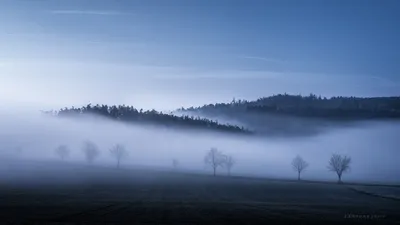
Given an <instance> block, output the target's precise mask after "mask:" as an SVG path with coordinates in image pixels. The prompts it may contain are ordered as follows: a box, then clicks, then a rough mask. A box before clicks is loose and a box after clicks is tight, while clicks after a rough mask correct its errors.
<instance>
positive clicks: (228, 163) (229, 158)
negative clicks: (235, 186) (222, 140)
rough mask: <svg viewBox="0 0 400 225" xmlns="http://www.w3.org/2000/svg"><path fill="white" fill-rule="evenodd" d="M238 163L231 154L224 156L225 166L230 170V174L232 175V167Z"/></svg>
mask: <svg viewBox="0 0 400 225" xmlns="http://www.w3.org/2000/svg"><path fill="white" fill-rule="evenodd" d="M235 164H236V160H235V159H234V158H233V157H232V156H231V155H225V156H224V166H225V167H226V169H227V170H228V175H229V176H230V175H231V170H232V167H233V166H234V165H235Z"/></svg>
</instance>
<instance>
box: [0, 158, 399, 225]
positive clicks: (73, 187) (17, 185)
mask: <svg viewBox="0 0 400 225" xmlns="http://www.w3.org/2000/svg"><path fill="white" fill-rule="evenodd" d="M8 168H9V169H8V171H6V172H4V171H3V172H2V173H3V177H4V174H13V176H8V177H7V178H3V179H1V183H0V185H1V186H0V221H2V222H6V223H7V222H8V223H10V224H12V223H11V222H14V223H15V224H21V223H26V224H35V223H36V224H78V223H79V224H267V223H271V222H278V221H279V222H294V221H297V220H302V221H303V222H307V223H308V224H309V223H312V222H314V223H316V224H324V223H326V222H337V223H339V222H340V223H349V224H357V223H358V224H364V223H371V224H396V223H397V222H399V221H400V211H399V209H400V201H397V200H395V199H385V198H381V197H379V196H375V195H369V194H366V193H365V192H360V191H356V190H354V189H357V188H359V187H361V186H357V185H351V186H349V185H337V184H333V183H317V182H295V181H279V180H268V179H259V178H244V177H212V176H207V175H199V174H185V173H177V172H171V171H170V172H160V171H151V170H139V169H137V170H127V169H121V170H117V169H113V168H100V167H94V166H92V167H91V166H87V167H86V166H81V167H77V166H68V165H59V166H57V167H55V166H54V165H51V166H46V165H41V166H32V165H31V166H30V165H27V166H25V167H23V168H22V167H20V166H16V167H11V166H10V167H8ZM361 188H364V189H362V190H364V191H365V190H366V189H365V187H361ZM373 188H374V190H373V191H374V192H375V191H379V190H380V187H379V186H374V187H373ZM385 188H387V187H385ZM391 188H392V189H393V190H396V191H398V188H399V187H395V186H394V187H391ZM382 190H383V189H382ZM386 192H387V191H386ZM397 193H398V192H397Z"/></svg>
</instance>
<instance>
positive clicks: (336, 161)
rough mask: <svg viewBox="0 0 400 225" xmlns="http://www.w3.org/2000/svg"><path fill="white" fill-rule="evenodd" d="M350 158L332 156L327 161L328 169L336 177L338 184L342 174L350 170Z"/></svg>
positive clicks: (337, 155) (340, 181)
mask: <svg viewBox="0 0 400 225" xmlns="http://www.w3.org/2000/svg"><path fill="white" fill-rule="evenodd" d="M350 163H351V158H350V157H347V156H341V155H339V154H333V155H332V156H331V159H330V160H329V165H328V169H329V170H330V171H332V172H335V173H336V174H337V175H338V183H342V174H343V173H345V172H348V171H349V170H350Z"/></svg>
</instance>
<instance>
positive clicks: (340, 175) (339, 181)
mask: <svg viewBox="0 0 400 225" xmlns="http://www.w3.org/2000/svg"><path fill="white" fill-rule="evenodd" d="M338 178H339V179H338V183H339V184H341V183H342V174H338Z"/></svg>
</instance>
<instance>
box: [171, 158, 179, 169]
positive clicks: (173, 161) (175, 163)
mask: <svg viewBox="0 0 400 225" xmlns="http://www.w3.org/2000/svg"><path fill="white" fill-rule="evenodd" d="M178 166H179V161H178V160H177V159H173V160H172V167H174V169H177V168H178Z"/></svg>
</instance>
